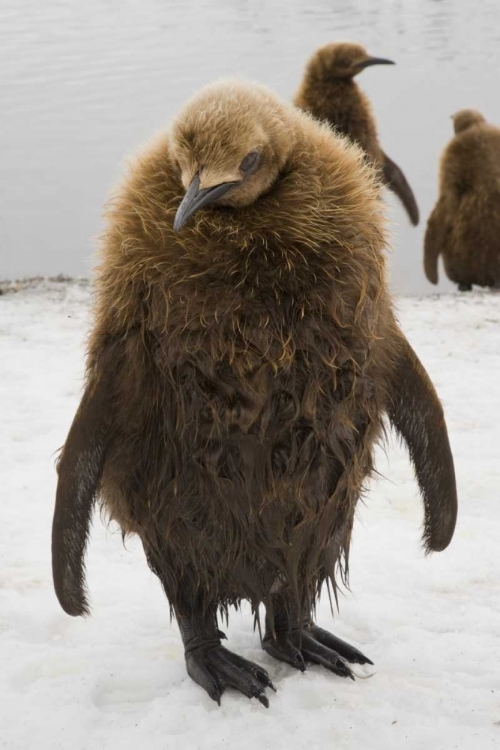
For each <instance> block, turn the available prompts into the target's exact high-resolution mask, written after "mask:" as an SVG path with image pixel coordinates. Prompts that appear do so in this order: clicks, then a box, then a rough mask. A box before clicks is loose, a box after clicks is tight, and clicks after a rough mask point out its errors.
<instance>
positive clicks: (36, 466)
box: [0, 283, 500, 750]
mask: <svg viewBox="0 0 500 750" xmlns="http://www.w3.org/2000/svg"><path fill="white" fill-rule="evenodd" d="M88 303H89V289H88V286H87V285H86V284H83V283H82V284H78V283H73V284H68V283H44V284H41V285H38V286H33V287H28V288H25V289H20V290H19V291H18V292H17V293H8V294H4V295H3V296H0V352H1V356H0V393H1V402H0V411H1V414H2V425H3V429H2V433H1V434H2V445H1V451H0V473H1V476H2V504H1V516H0V519H1V522H0V550H1V565H0V664H1V667H0V747H4V748H8V749H9V750H25V749H26V748H35V749H36V750H46V749H47V750H49V749H50V750H56V748H63V749H66V748H70V749H71V750H84V749H85V750H107V749H108V748H109V750H128V748H134V750H137V749H138V748H140V750H153V749H154V750H160V749H163V748H168V750H177V749H179V750H181V749H183V750H184V749H187V750H195V748H200V749H208V748H210V749H211V750H212V749H219V748H238V750H240V749H241V750H246V748H252V750H255V748H258V749H259V750H268V748H269V749H272V750H274V749H275V748H291V749H295V748H301V749H302V748H307V749H308V750H309V749H310V748H330V747H332V748H336V750H342V749H343V748H349V749H352V750H358V749H361V748H370V749H372V750H378V748H384V750H388V749H389V750H390V749H392V748H394V749H396V748H397V749H398V750H399V749H400V748H405V749H406V748H409V749H411V750H420V749H422V750H423V749H424V748H425V750H451V749H452V748H459V749H460V750H469V748H470V749H471V750H473V749H474V750H476V749H479V750H487V749H488V748H490V747H491V748H493V747H499V746H500V680H499V674H500V670H499V665H498V657H499V654H500V576H499V568H500V555H499V554H498V545H499V542H498V540H499V539H500V502H499V486H500V462H499V460H498V459H499V441H500V432H499V427H498V420H499V417H500V385H499V380H500V378H499V373H500V327H499V321H500V295H495V294H490V293H481V292H474V293H472V294H465V295H459V294H457V293H452V294H447V295H445V296H441V297H438V296H435V297H432V296H431V297H426V298H423V299H418V298H400V299H399V300H398V308H399V311H400V320H401V323H402V325H403V328H404V330H405V331H406V333H407V335H408V338H409V339H410V341H411V343H412V344H413V345H414V347H415V349H416V350H417V352H418V353H419V355H420V357H421V359H422V360H423V362H424V364H425V366H426V367H427V368H428V370H429V372H430V375H431V377H432V378H433V380H434V383H435V384H436V387H437V388H438V391H439V394H440V396H441V398H442V400H443V402H444V405H445V409H446V415H447V419H448V426H449V431H450V438H451V443H452V447H453V451H454V455H455V461H456V468H457V475H458V487H459V500H460V511H459V522H458V527H457V531H456V535H455V538H454V540H453V542H452V544H451V547H450V548H449V549H448V550H447V551H446V552H444V553H441V554H436V555H434V556H431V557H429V558H425V557H424V555H423V554H422V552H421V549H420V539H419V528H420V525H421V520H422V510H421V506H420V501H419V498H418V493H417V488H416V485H415V482H414V480H413V477H412V471H411V468H410V466H409V463H408V461H407V458H406V456H405V453H404V452H403V451H402V450H401V449H400V448H399V447H398V446H397V445H396V443H395V441H391V443H390V445H389V447H388V451H387V454H388V457H389V460H387V459H386V456H385V455H384V452H383V451H382V450H380V451H379V453H378V462H377V466H378V469H379V471H380V472H381V473H382V474H383V475H384V476H385V477H386V478H385V479H380V480H378V481H374V482H373V483H372V488H371V492H370V493H369V496H368V498H367V502H366V505H365V506H362V507H360V511H359V518H358V521H357V524H356V527H355V534H354V544H353V549H352V554H351V586H352V593H349V592H346V595H345V597H343V598H342V599H341V609H340V614H339V615H338V616H337V617H336V621H335V623H334V624H333V623H332V621H331V615H330V612H329V605H328V601H327V597H325V599H324V600H323V601H322V603H321V605H320V608H319V618H318V620H319V623H320V624H321V625H323V626H324V627H327V628H328V627H330V629H332V630H335V632H336V633H337V634H338V635H340V636H342V637H344V638H346V639H347V640H350V641H351V642H352V643H353V644H354V645H356V646H358V647H359V648H361V649H362V650H363V651H364V652H365V653H366V654H367V655H368V656H370V657H371V658H372V659H373V661H374V662H375V665H376V666H375V668H374V671H376V674H374V675H373V676H372V677H371V678H370V679H358V680H356V682H351V681H350V680H342V679H340V678H337V677H335V676H333V675H331V674H329V673H327V672H326V671H324V670H322V669H321V668H319V667H313V668H310V669H309V671H308V672H307V673H306V674H305V675H301V674H298V673H296V672H295V671H293V670H292V669H291V668H289V667H288V666H286V665H284V664H280V663H277V662H275V661H273V660H272V659H271V658H270V657H268V656H267V655H266V654H264V652H262V651H261V650H260V646H259V639H258V636H257V634H256V633H254V632H253V631H252V618H251V616H250V613H249V612H248V611H244V612H243V613H235V614H234V615H233V616H232V618H231V621H230V625H229V628H228V629H227V634H228V636H229V639H230V640H229V644H230V647H233V648H234V650H236V651H238V652H239V653H240V654H241V655H243V656H245V657H247V658H249V659H253V660H254V661H258V662H260V663H261V664H262V665H263V666H265V667H266V668H267V669H268V670H269V672H270V673H271V675H272V677H273V680H274V682H275V685H276V687H277V689H278V693H277V694H276V695H271V696H270V698H271V706H270V709H269V710H267V711H266V709H264V708H263V707H262V706H261V705H260V704H259V703H257V702H256V701H248V700H247V699H246V698H244V697H243V696H241V695H238V694H235V693H227V694H226V695H225V696H224V698H223V704H222V707H221V708H218V707H217V706H216V704H215V703H212V702H211V701H210V699H209V698H208V697H207V696H206V695H205V693H204V692H203V691H202V690H201V689H200V688H198V687H197V686H196V685H195V684H194V683H192V682H191V681H190V680H189V678H188V677H187V675H186V673H185V668H184V659H183V650H182V646H181V641H180V637H179V634H178V630H177V627H176V625H175V624H174V625H171V624H170V623H169V618H168V609H167V606H166V602H165V600H164V598H163V595H162V592H161V590H160V586H159V584H158V582H157V580H156V579H155V577H154V576H153V575H152V574H151V573H150V572H149V570H148V568H147V566H146V563H145V561H144V558H143V553H142V550H141V548H140V545H139V544H138V543H137V542H136V541H133V540H132V541H130V542H128V543H127V548H124V547H123V545H122V541H121V537H120V535H119V533H118V532H117V530H116V529H114V528H105V526H104V525H103V524H102V523H101V521H100V519H99V518H98V517H97V518H96V519H95V526H94V533H93V537H92V543H91V546H90V551H89V555H88V582H89V586H90V590H91V595H92V604H93V615H92V617H91V618H89V619H87V620H81V619H79V620H76V619H72V618H70V617H68V616H67V615H65V614H64V613H63V612H62V611H61V610H60V608H59V606H58V604H57V601H56V598H55V595H54V593H53V590H52V582H51V572H50V526H51V519H52V511H53V502H54V493H55V486H56V474H55V470H54V454H55V451H56V449H57V448H58V447H59V446H60V445H61V443H62V442H63V441H64V438H65V436H66V433H67V430H68V427H69V425H70V422H71V420H72V418H73V414H74V411H75V408H76V406H77V403H78V401H79V394H80V387H81V383H82V370H83V367H82V366H83V349H84V342H85V334H86V331H87V330H88V327H89V320H90V317H89V305H88Z"/></svg>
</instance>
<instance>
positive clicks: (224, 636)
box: [217, 629, 227, 641]
mask: <svg viewBox="0 0 500 750" xmlns="http://www.w3.org/2000/svg"><path fill="white" fill-rule="evenodd" d="M217 635H218V636H219V638H220V639H221V640H222V641H227V635H226V634H225V633H223V632H222V630H219V629H217Z"/></svg>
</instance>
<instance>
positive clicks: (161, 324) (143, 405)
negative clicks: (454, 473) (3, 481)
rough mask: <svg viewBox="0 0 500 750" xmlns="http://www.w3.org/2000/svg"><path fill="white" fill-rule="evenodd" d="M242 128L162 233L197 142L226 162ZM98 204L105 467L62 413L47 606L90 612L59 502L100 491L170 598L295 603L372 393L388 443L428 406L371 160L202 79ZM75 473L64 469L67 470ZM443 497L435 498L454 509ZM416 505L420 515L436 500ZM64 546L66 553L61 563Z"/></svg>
mask: <svg viewBox="0 0 500 750" xmlns="http://www.w3.org/2000/svg"><path fill="white" fill-rule="evenodd" d="M193 133H195V134H196V133H197V134H198V135H197V137H198V141H197V142H196V144H195V146H193ZM255 133H257V134H259V133H260V134H261V135H258V137H259V138H261V139H262V144H263V145H262V159H263V162H262V166H261V169H260V170H259V173H256V175H255V177H254V178H252V180H249V181H248V183H245V184H244V186H243V187H242V190H241V191H240V192H238V191H235V192H234V196H233V197H232V198H231V193H228V198H227V200H225V205H221V206H211V207H209V208H206V209H203V210H199V211H198V212H197V213H196V214H195V215H194V216H193V217H192V218H191V219H190V221H189V222H188V223H187V224H186V225H185V227H183V229H182V231H181V232H180V233H178V234H174V232H173V229H172V224H173V219H174V215H175V213H176V210H177V208H178V206H179V203H180V201H181V199H182V197H183V195H184V190H185V188H186V187H187V184H184V185H183V183H182V180H183V179H184V182H186V181H187V182H189V176H188V177H187V178H186V174H187V175H190V174H191V173H192V172H193V170H194V169H196V164H190V158H192V155H193V153H194V152H195V151H196V153H197V154H198V156H197V158H198V159H199V161H200V163H201V162H203V163H206V164H207V165H208V166H207V169H208V170H210V169H212V170H215V171H217V170H219V172H220V173H222V172H223V171H224V169H225V168H226V166H225V161H227V152H228V150H229V151H231V149H234V151H235V153H234V154H231V159H232V158H233V157H236V156H238V150H237V149H236V148H235V144H234V141H238V140H239V141H241V144H242V145H241V148H242V149H243V151H242V153H243V154H244V153H245V151H246V150H247V149H248V144H249V143H251V142H252V141H251V139H252V138H254V136H255V137H257V135H255ZM231 139H233V141H231ZM249 139H250V140H249ZM193 149H194V150H193ZM238 158H240V157H238ZM202 172H203V170H202ZM202 177H203V174H202ZM203 179H208V178H206V176H205V177H203ZM252 191H253V192H254V193H256V195H255V196H252ZM107 220H108V228H107V231H106V233H105V236H104V238H103V241H102V262H101V266H100V269H99V272H98V277H97V283H96V304H95V321H94V328H93V332H92V336H91V340H90V344H89V353H88V361H87V389H86V393H87V394H88V395H87V397H86V398H87V402H88V410H89V411H92V410H93V412H94V413H96V412H100V413H101V414H102V417H101V422H102V424H103V425H104V427H103V426H100V427H99V430H96V432H97V434H98V435H102V433H103V430H105V432H106V434H107V443H106V447H105V459H104V460H103V466H102V475H101V474H100V468H99V466H98V465H97V463H96V460H95V456H96V455H99V456H102V451H103V447H102V444H101V443H100V442H99V444H98V450H97V449H95V448H94V449H93V450H90V448H89V446H88V441H87V433H88V428H86V430H87V431H86V432H85V434H83V433H81V431H80V433H79V432H78V425H77V424H74V425H73V427H72V430H71V432H70V435H69V436H68V441H67V443H66V446H65V448H64V450H63V452H62V456H61V461H60V465H59V473H60V484H59V487H58V497H57V504H56V513H55V520H54V537H53V550H54V555H55V556H54V560H55V563H54V565H55V567H54V577H55V583H56V590H57V591H58V596H59V598H60V601H61V603H62V605H63V606H64V608H65V609H66V611H68V612H69V613H70V614H82V613H85V612H86V611H87V603H86V598H85V590H84V577H83V551H84V546H85V542H86V535H87V534H88V512H87V511H86V512H87V515H86V516H85V517H84V515H80V516H78V517H79V518H80V517H81V518H82V519H83V520H82V523H87V528H86V529H84V533H83V532H82V531H81V529H80V531H78V528H77V529H76V530H74V529H70V524H69V522H68V520H67V518H66V520H65V519H64V518H63V513H64V512H65V511H64V508H65V505H66V504H70V505H72V504H75V503H76V504H78V503H80V504H81V505H82V504H83V505H84V506H87V505H88V504H89V503H91V502H93V499H95V498H96V497H97V496H99V497H100V501H101V503H102V507H103V509H104V510H105V511H106V513H107V514H108V515H109V516H110V517H111V518H113V519H115V520H116V521H117V522H118V523H119V525H120V527H121V528H122V530H123V532H124V534H129V533H136V534H138V535H139V536H140V537H141V539H142V541H143V543H144V547H145V550H146V553H147V555H148V560H149V563H150V565H151V567H152V568H153V570H155V572H157V573H158V575H159V576H160V578H161V580H162V583H163V585H164V587H165V591H166V593H167V596H168V598H169V601H170V605H171V607H173V608H174V609H176V610H177V611H182V610H183V605H184V604H185V603H189V602H191V601H192V600H193V599H194V598H197V600H201V601H202V602H203V603H204V605H205V606H207V607H209V606H213V605H214V604H217V605H218V606H220V607H222V608H225V607H227V606H228V605H229V604H231V603H233V604H237V603H238V602H239V601H240V600H241V599H243V598H245V599H249V600H250V601H251V602H252V603H253V604H254V606H257V604H258V603H259V602H262V601H264V602H265V603H266V604H267V605H270V599H271V595H272V594H276V593H278V592H279V593H280V595H281V594H285V595H288V598H291V599H293V600H294V601H295V603H296V606H297V610H296V611H297V612H298V613H301V612H303V611H304V610H305V608H310V607H311V606H313V605H314V600H315V598H316V596H317V594H318V592H319V588H320V586H321V583H322V582H323V581H324V580H325V579H326V578H327V577H329V578H330V579H331V580H332V581H333V582H334V583H335V575H336V571H338V566H342V567H343V570H346V568H347V558H348V552H349V543H350V537H351V530H352V525H353V519H354V513H355V508H356V504H357V501H358V499H359V497H360V495H361V493H362V490H363V484H364V482H365V480H366V479H367V477H368V476H369V474H370V471H371V469H372V454H373V448H374V444H375V441H376V440H377V438H378V437H379V436H380V434H381V420H382V415H383V412H384V410H385V409H386V408H389V404H390V403H392V404H393V407H391V408H393V411H394V413H395V416H394V422H395V424H396V427H397V429H398V430H399V431H400V433H401V434H402V435H403V437H405V438H406V435H407V433H408V434H410V435H417V436H419V435H424V429H423V427H422V424H421V422H420V416H419V403H421V402H422V401H426V399H425V398H422V393H427V394H428V399H427V400H428V401H429V403H431V407H432V408H431V411H432V413H433V415H434V416H435V415H437V419H439V420H442V419H443V418H442V410H441V408H440V406H439V403H438V401H437V398H436V396H435V393H434V391H433V389H432V386H431V385H430V383H424V385H423V386H422V384H421V383H420V384H419V385H418V388H421V387H423V391H419V390H418V388H417V390H416V391H415V394H416V393H417V392H418V393H419V394H420V395H419V396H418V398H417V401H416V403H415V404H413V406H412V410H411V414H410V413H409V412H408V411H407V410H406V407H405V405H404V395H403V388H404V385H405V384H406V382H408V383H410V382H411V379H412V377H413V365H411V364H410V366H409V369H408V371H407V372H406V375H405V377H404V378H403V379H401V378H399V376H395V375H394V373H395V363H396V362H397V361H398V360H399V358H400V357H401V356H402V352H403V350H404V347H405V342H404V339H403V338H402V336H401V334H400V332H399V330H398V328H397V325H396V323H395V320H394V317H393V312H392V308H391V303H390V300H389V297H388V294H387V288H386V280H385V270H384V254H383V253H384V246H385V234H384V220H383V217H382V213H381V203H380V201H379V199H378V186H377V184H376V182H375V179H374V175H373V172H372V170H371V168H369V167H368V166H366V164H365V163H364V159H363V155H362V152H361V151H360V150H359V149H358V148H356V147H354V146H352V145H349V144H348V142H347V141H346V139H344V138H342V137H339V136H334V135H333V134H332V132H331V130H330V129H329V128H328V127H327V126H326V125H324V126H323V125H320V124H318V123H317V122H316V121H314V120H312V119H311V118H310V117H309V116H307V115H306V114H304V113H302V112H299V111H298V110H296V109H295V108H294V107H292V106H291V105H287V104H286V103H283V102H281V101H280V100H278V99H277V98H276V97H275V96H274V95H273V94H271V93H270V92H268V91H267V89H264V88H260V87H256V86H250V85H248V84H242V83H237V84H236V83H223V84H217V85H214V86H211V87H208V88H207V89H205V90H203V91H202V92H201V93H200V94H199V95H198V96H197V97H196V98H195V99H194V100H193V101H192V102H191V103H190V104H188V105H187V107H186V108H185V109H184V110H183V111H182V112H181V114H180V115H179V118H178V119H177V121H176V123H175V124H174V127H173V128H171V129H170V130H169V131H168V132H166V133H165V134H163V135H162V136H160V137H158V138H156V139H155V141H154V142H152V143H151V144H150V145H149V146H148V147H147V148H146V149H145V150H144V151H143V152H142V153H141V154H140V155H139V156H138V157H137V159H136V160H135V162H134V163H133V164H132V168H131V171H130V174H129V176H128V177H127V179H126V180H125V181H124V183H123V185H122V187H121V188H120V190H119V192H118V195H117V196H116V198H115V199H114V201H113V203H112V205H111V206H110V208H109V211H108V217H107ZM391 378H392V379H393V380H391ZM393 381H394V382H393ZM402 381H404V383H403V382H402ZM100 388H101V390H102V388H106V398H103V396H102V393H101V395H100V396H99V398H97V396H96V395H95V394H99V393H100ZM387 391H394V392H396V391H397V392H398V394H399V395H398V399H393V400H392V401H391V399H390V393H389V394H388V393H387ZM92 394H94V395H92ZM399 396H401V398H399ZM82 403H83V402H82ZM433 418H434V417H433ZM76 419H78V414H77V418H76ZM442 424H443V425H444V422H443V423H442ZM427 426H428V425H427ZM442 429H443V428H442V427H439V430H438V431H437V432H435V434H436V435H438V438H436V439H437V440H438V441H439V440H440V439H441V436H442V434H444V435H445V436H446V430H445V428H444V433H442ZM422 440H424V442H423V443H422V445H421V446H420V448H418V449H417V453H416V455H417V459H418V460H419V461H420V460H422V464H423V465H424V464H425V462H426V461H428V456H427V451H428V445H429V442H428V438H427V437H424V438H422ZM444 442H445V443H446V446H448V444H447V439H446V437H445V438H444ZM419 450H420V452H421V454H422V456H423V458H422V459H421V458H420V453H418V451H419ZM447 450H448V451H449V446H448V448H447ZM431 458H432V459H434V456H432V457H431ZM447 460H448V461H451V457H449V458H447ZM86 462H88V463H89V466H86ZM441 463H442V462H441ZM428 465H429V466H430V464H428ZM440 465H441V464H440V463H439V462H438V465H437V468H436V466H432V467H431V469H430V470H429V471H427V470H425V471H424V475H425V476H424V479H423V480H422V482H421V486H422V488H423V489H422V492H423V493H424V494H425V492H427V489H426V484H425V483H426V482H427V485H428V487H430V488H431V495H432V488H434V487H436V486H438V485H439V482H440V479H439V472H440V468H439V466H440ZM452 468H453V464H452V462H451V469H452ZM75 473H76V474H77V475H80V477H81V478H80V479H79V480H78V481H77V480H74V479H73V478H70V479H68V478H67V475H68V474H70V475H71V474H73V475H74V474H75ZM419 481H420V479H419ZM453 482H454V480H453ZM439 486H440V485H439ZM452 489H454V484H453V488H452ZM443 498H444V499H443V501H442V503H441V505H438V506H436V507H439V508H442V507H445V506H446V507H450V501H449V500H448V496H447V495H446V493H444V494H443ZM455 502H456V496H455ZM429 507H430V508H431V511H430V515H432V514H433V513H435V511H434V510H433V508H434V504H433V498H432V496H431V497H430V500H429ZM87 510H88V509H87ZM455 512H456V505H455ZM436 513H437V512H436ZM435 517H436V518H437V517H438V516H437V515H436V516H435ZM61 519H63V520H61ZM450 519H451V520H450ZM78 523H79V524H80V521H78ZM432 523H433V522H432V519H431V518H430V516H428V517H427V518H426V532H425V534H426V542H427V545H428V547H429V548H436V549H440V548H443V547H444V546H446V544H447V543H448V542H449V539H450V538H451V535H452V533H453V527H454V516H453V513H451V516H449V517H448V519H447V521H446V523H445V524H443V525H442V527H439V526H438V525H435V526H433V525H432ZM80 526H81V524H80ZM445 527H446V528H445ZM82 535H83V536H82ZM74 537H78V539H77V543H78V545H79V546H78V548H76V547H75V539H74ZM61 545H62V546H63V547H64V550H63V552H60V548H61ZM75 549H76V552H75V551H74V550H75ZM82 550H83V551H82ZM73 554H76V555H80V558H81V559H80V561H79V562H80V569H78V566H77V565H72V566H69V567H68V566H67V565H65V562H64V558H65V555H66V556H69V557H71V555H73ZM61 561H62V562H61ZM67 576H70V580H68V578H67ZM69 590H71V592H72V593H71V597H69V596H66V594H65V592H66V591H69Z"/></svg>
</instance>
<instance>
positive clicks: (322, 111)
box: [294, 42, 419, 225]
mask: <svg viewBox="0 0 500 750" xmlns="http://www.w3.org/2000/svg"><path fill="white" fill-rule="evenodd" d="M370 65H394V63H393V62H392V60H385V59H384V58H380V57H370V56H369V55H368V53H367V52H366V50H365V49H364V47H362V46H361V45H360V44H352V43H350V42H339V43H336V44H327V45H325V46H324V47H321V48H320V49H318V50H316V52H315V53H314V55H313V56H312V57H311V59H310V60H309V62H308V64H307V66H306V70H305V73H304V78H303V79H302V83H301V84H300V87H299V90H298V92H297V94H296V95H295V99H294V102H295V104H296V106H297V107H300V108H301V109H304V110H305V111H306V112H310V113H311V114H312V115H314V117H316V118H318V119H319V120H326V121H327V122H329V123H330V125H332V126H334V127H335V128H336V130H337V131H339V132H340V133H343V134H344V135H347V136H349V138H351V139H352V140H353V141H355V142H356V143H358V144H359V145H360V146H361V148H362V149H363V150H364V151H365V153H366V155H367V157H368V160H369V161H370V163H371V164H373V165H374V166H376V167H378V168H379V170H380V177H381V179H382V182H383V183H384V185H386V186H387V187H388V188H389V189H390V190H392V192H393V193H395V194H396V195H397V196H398V198H399V199H400V201H401V202H402V204H403V205H404V207H405V209H406V211H407V213H408V216H409V218H410V221H411V223H412V224H414V225H416V224H418V220H419V212H418V206H417V202H416V200H415V197H414V195H413V192H412V189H411V187H410V186H409V184H408V182H407V180H406V177H405V176H404V174H403V172H402V171H401V169H400V168H399V167H398V165H397V164H395V163H394V162H393V161H392V160H391V159H389V157H388V156H387V154H385V153H384V152H383V151H382V149H381V147H380V144H379V142H378V137H377V129H376V125H375V118H374V116H373V112H372V108H371V105H370V102H369V100H368V98H367V97H366V96H365V94H363V92H362V91H360V89H359V88H358V86H357V84H356V83H355V82H354V80H353V78H354V76H356V75H357V74H358V73H360V72H361V71H362V70H364V69H365V68H367V67H368V66H370Z"/></svg>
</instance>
